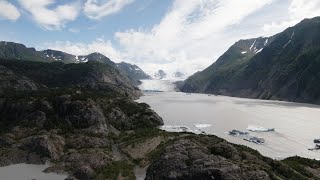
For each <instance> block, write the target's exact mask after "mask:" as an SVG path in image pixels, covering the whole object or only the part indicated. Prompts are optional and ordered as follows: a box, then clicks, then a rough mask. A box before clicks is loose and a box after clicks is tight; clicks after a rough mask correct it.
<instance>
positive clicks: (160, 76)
mask: <svg viewBox="0 0 320 180" xmlns="http://www.w3.org/2000/svg"><path fill="white" fill-rule="evenodd" d="M154 77H155V78H156V79H164V78H166V77H167V74H166V73H165V72H164V71H163V70H162V69H160V70H159V71H157V72H155V73H154Z"/></svg>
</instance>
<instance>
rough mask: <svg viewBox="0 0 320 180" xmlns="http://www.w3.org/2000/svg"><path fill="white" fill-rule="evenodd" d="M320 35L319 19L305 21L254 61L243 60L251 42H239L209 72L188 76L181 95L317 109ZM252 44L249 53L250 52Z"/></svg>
mask: <svg viewBox="0 0 320 180" xmlns="http://www.w3.org/2000/svg"><path fill="white" fill-rule="evenodd" d="M319 32H320V17H316V18H312V19H305V20H303V21H301V22H300V23H299V24H297V25H296V26H293V27H289V28H287V29H286V30H285V31H283V32H281V33H278V34H276V35H274V36H271V37H270V38H271V40H270V38H269V40H268V41H269V42H268V43H267V44H266V45H265V47H264V48H263V49H262V50H260V52H259V53H257V54H254V55H253V56H251V57H250V56H247V55H246V54H241V52H243V49H242V48H241V46H240V45H239V43H241V42H244V41H252V39H250V40H241V41H238V42H236V43H235V44H234V45H233V46H231V47H230V48H229V49H228V50H227V51H226V52H225V53H224V54H223V55H222V56H221V57H220V58H219V59H218V60H217V61H216V62H215V63H213V64H212V65H211V66H209V67H208V68H207V69H205V70H204V71H202V72H198V73H196V74H194V75H193V76H190V77H189V78H188V79H187V80H186V81H184V83H182V85H181V86H180V89H181V91H184V92H200V93H213V94H221V95H228V96H237V97H246V98H258V99H273V100H276V99H277V100H285V101H295V102H307V103H315V104H319V103H320V94H319V93H318V92H320V87H319V86H318V84H320V78H319V74H318V70H317V69H320V68H319V63H320V62H319V61H320V60H319V59H320V55H319V54H320V41H319V40H318V39H320V33H319ZM256 40H257V39H256ZM249 44H250V43H247V45H246V48H249V49H250V47H251V46H250V47H249ZM251 49H252V47H251ZM242 58H244V59H242Z"/></svg>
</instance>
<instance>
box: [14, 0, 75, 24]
mask: <svg viewBox="0 0 320 180" xmlns="http://www.w3.org/2000/svg"><path fill="white" fill-rule="evenodd" d="M19 2H20V4H21V6H22V7H23V8H24V9H26V10H27V11H28V12H29V13H31V15H32V17H33V19H34V20H35V22H37V23H38V24H39V25H41V26H42V27H44V28H45V29H48V30H59V29H62V28H63V27H64V26H65V24H66V23H67V22H69V21H73V20H75V19H76V18H77V17H78V15H79V11H80V10H81V7H80V5H79V4H78V3H77V2H74V3H70V4H63V5H56V6H55V7H54V8H52V6H54V5H55V4H56V1H55V0H19Z"/></svg>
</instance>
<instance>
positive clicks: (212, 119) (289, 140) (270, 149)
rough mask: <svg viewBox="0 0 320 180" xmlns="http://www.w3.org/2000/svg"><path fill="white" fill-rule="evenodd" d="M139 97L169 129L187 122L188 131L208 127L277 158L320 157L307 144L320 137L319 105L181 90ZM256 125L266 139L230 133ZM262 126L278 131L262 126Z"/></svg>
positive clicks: (257, 134) (234, 140) (205, 130)
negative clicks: (260, 140)
mask: <svg viewBox="0 0 320 180" xmlns="http://www.w3.org/2000/svg"><path fill="white" fill-rule="evenodd" d="M138 101H139V102H145V103H148V104H149V105H150V106H151V108H152V109H154V110H155V111H156V112H157V113H158V114H159V115H160V116H161V117H162V118H163V120H164V123H165V127H163V129H166V130H170V128H168V127H170V126H171V127H174V128H175V129H177V127H179V126H182V127H184V128H186V129H187V131H192V132H202V131H204V132H206V133H208V134H215V135H217V136H219V137H222V138H224V139H226V140H228V141H230V142H233V143H238V144H243V145H247V146H249V147H251V148H254V149H256V150H258V151H260V152H261V153H262V154H263V155H266V156H269V157H272V158H284V157H288V156H294V155H299V156H303V157H308V158H315V159H320V151H309V150H308V148H312V147H314V143H313V140H314V139H316V138H320V133H319V130H320V119H319V117H320V106H316V105H309V104H300V103H289V102H280V101H264V100H255V99H243V98H233V97H225V96H208V95H205V94H192V95H187V94H185V93H178V92H160V93H159V92H158V93H146V94H145V96H143V97H141V99H139V100H138ZM199 125H200V126H199ZM252 127H258V128H260V130H258V131H255V132H250V134H251V135H252V136H256V137H261V138H264V139H265V140H266V142H265V144H264V145H258V144H254V143H250V142H246V141H244V140H243V139H242V138H239V137H233V136H229V135H228V132H229V131H230V130H233V129H236V130H240V131H247V128H249V129H250V128H251V129H252ZM262 128H275V131H274V132H273V131H270V132H261V129H262ZM176 131H177V130H176ZM179 131H181V130H179Z"/></svg>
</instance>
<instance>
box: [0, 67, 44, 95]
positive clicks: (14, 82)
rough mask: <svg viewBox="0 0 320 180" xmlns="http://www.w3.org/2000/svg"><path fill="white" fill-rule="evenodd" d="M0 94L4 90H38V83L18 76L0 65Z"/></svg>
mask: <svg viewBox="0 0 320 180" xmlns="http://www.w3.org/2000/svg"><path fill="white" fill-rule="evenodd" d="M0 82H1V83H0V94H1V93H4V92H5V91H9V90H14V91H26V90H38V89H39V85H38V84H37V83H35V82H34V81H33V80H31V79H29V78H27V77H24V76H19V75H17V74H15V73H14V72H13V71H11V70H10V69H8V68H6V67H5V66H1V65H0Z"/></svg>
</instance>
